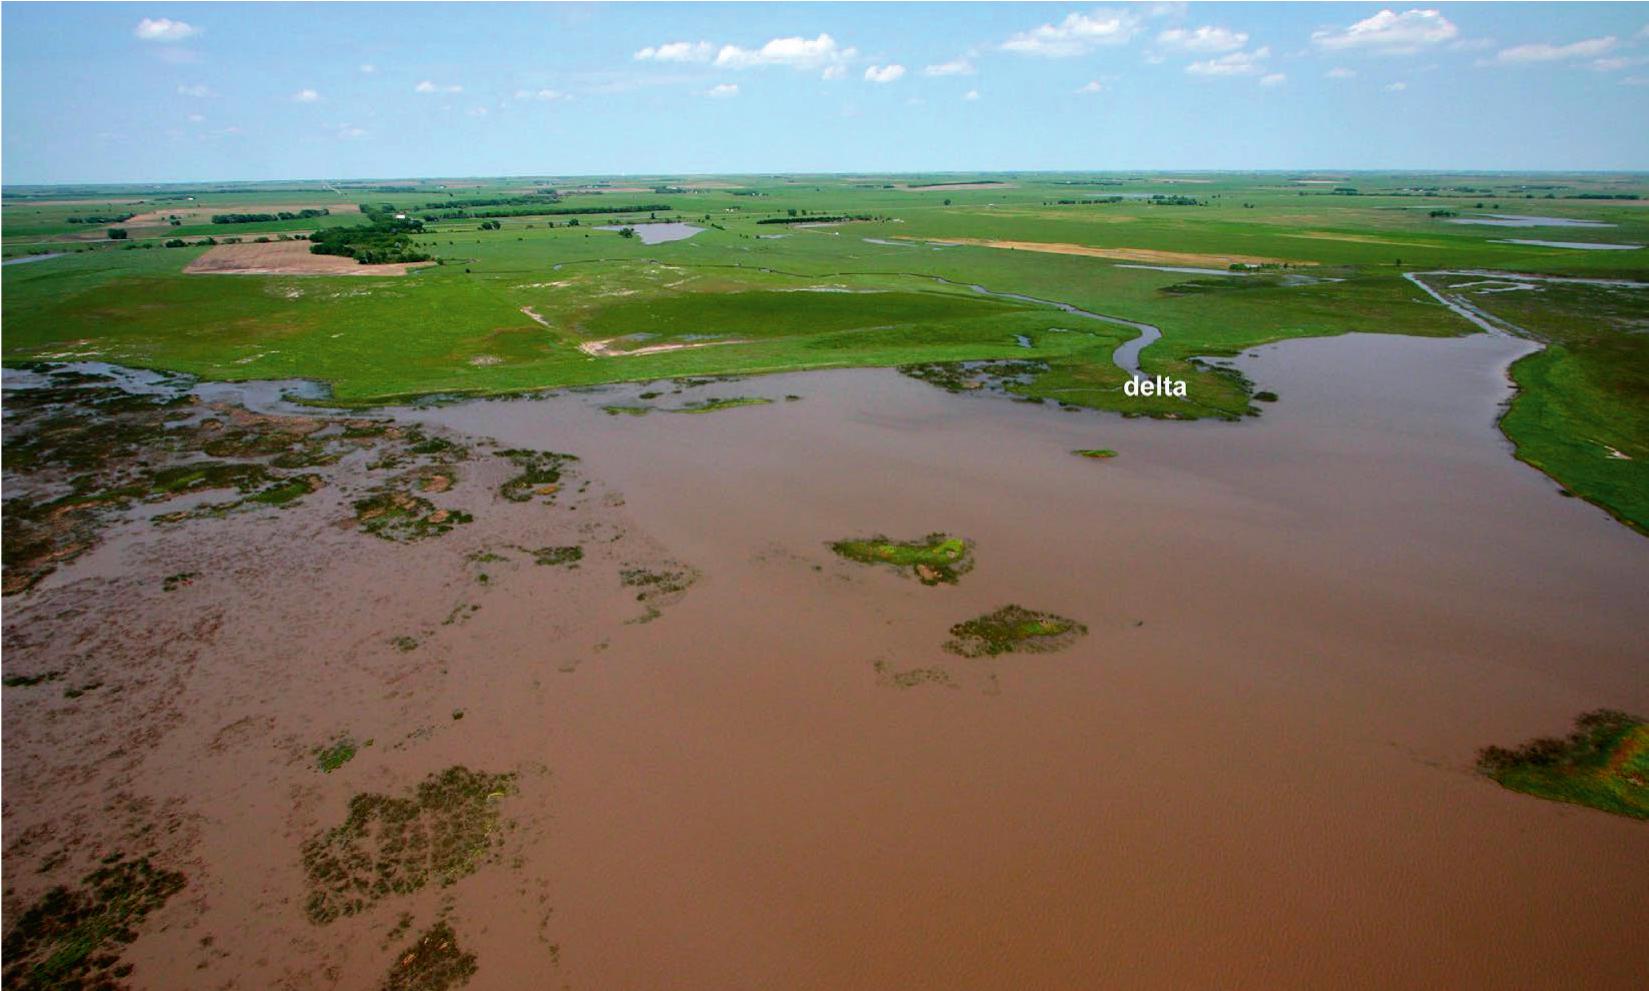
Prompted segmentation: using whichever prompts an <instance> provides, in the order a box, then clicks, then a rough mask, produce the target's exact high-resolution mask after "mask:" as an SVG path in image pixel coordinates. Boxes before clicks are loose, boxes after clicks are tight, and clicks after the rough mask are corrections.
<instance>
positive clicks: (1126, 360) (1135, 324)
mask: <svg viewBox="0 0 1649 991" xmlns="http://www.w3.org/2000/svg"><path fill="white" fill-rule="evenodd" d="M933 279H934V280H935V281H938V282H943V283H944V284H946V285H948V286H967V287H968V288H969V289H972V290H973V291H974V292H976V293H980V294H981V295H985V296H995V297H996V298H998V299H1013V300H1018V301H1019V302H1021V303H1036V304H1038V305H1040V306H1051V307H1053V308H1054V309H1056V310H1059V311H1061V312H1063V313H1069V314H1071V315H1072V316H1078V317H1087V318H1088V319H1089V320H1098V321H1101V322H1102V323H1114V324H1117V325H1118V326H1121V327H1132V328H1133V329H1135V330H1137V331H1139V336H1138V337H1135V338H1133V339H1132V340H1129V341H1124V342H1123V343H1122V344H1121V345H1120V346H1118V347H1117V349H1116V351H1115V352H1114V353H1113V354H1112V355H1111V360H1112V361H1114V362H1115V363H1116V366H1117V367H1118V368H1120V369H1122V370H1123V371H1125V372H1127V373H1128V374H1129V375H1132V376H1133V377H1134V378H1139V377H1140V374H1141V373H1140V370H1139V353H1140V352H1141V351H1143V350H1145V349H1146V348H1148V347H1150V346H1151V345H1152V344H1153V343H1155V342H1156V341H1157V340H1158V339H1160V338H1161V337H1162V330H1161V329H1160V328H1158V327H1156V326H1154V325H1152V324H1148V323H1140V322H1139V321H1137V320H1124V319H1123V318H1122V317H1110V316H1106V315H1105V314H1103V313H1094V312H1092V311H1090V310H1084V309H1082V308H1081V307H1077V306H1072V305H1071V304H1070V303H1061V302H1059V301H1058V300H1053V299H1040V298H1038V297H1036V296H1027V295H1025V294H1024V293H1017V292H997V291H996V290H994V289H987V288H985V287H984V286H982V285H979V284H978V283H976V282H954V281H952V280H950V279H946V278H943V277H941V276H937V275H935V276H933Z"/></svg>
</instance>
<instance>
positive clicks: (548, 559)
mask: <svg viewBox="0 0 1649 991" xmlns="http://www.w3.org/2000/svg"><path fill="white" fill-rule="evenodd" d="M523 549H525V548H523ZM527 553H528V554H531V555H532V560H533V563H534V564H542V565H546V566H549V567H560V566H566V567H576V566H577V564H578V562H580V561H582V560H584V548H583V547H581V546H579V545H578V544H571V545H568V546H566V547H539V548H536V549H533V550H528V551H527Z"/></svg>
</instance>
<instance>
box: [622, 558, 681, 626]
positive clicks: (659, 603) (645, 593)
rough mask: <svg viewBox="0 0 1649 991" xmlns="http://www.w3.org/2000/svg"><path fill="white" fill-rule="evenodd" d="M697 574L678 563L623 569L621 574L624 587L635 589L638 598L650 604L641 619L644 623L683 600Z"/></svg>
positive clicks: (645, 604) (641, 601)
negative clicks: (666, 607) (663, 609)
mask: <svg viewBox="0 0 1649 991" xmlns="http://www.w3.org/2000/svg"><path fill="white" fill-rule="evenodd" d="M698 577H699V573H698V572H697V571H694V570H693V569H692V568H689V567H687V566H686V565H684V564H677V563H675V562H668V563H666V564H663V565H660V566H657V567H652V568H642V567H628V568H621V569H619V573H618V578H619V581H620V582H621V583H622V584H623V585H624V587H625V588H633V589H635V590H636V601H637V602H639V603H641V604H642V605H644V606H646V607H647V612H646V614H645V615H643V616H642V617H641V619H640V620H639V622H643V623H645V622H648V621H650V620H654V619H657V618H658V617H659V615H660V612H659V610H661V609H662V608H664V607H665V606H669V605H674V604H675V603H677V602H679V601H681V597H682V596H684V595H686V594H687V590H688V589H689V588H691V587H692V585H693V583H694V582H695V581H698Z"/></svg>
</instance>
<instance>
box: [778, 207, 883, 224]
mask: <svg viewBox="0 0 1649 991" xmlns="http://www.w3.org/2000/svg"><path fill="white" fill-rule="evenodd" d="M790 213H791V216H788V217H768V218H767V219H765V220H758V221H756V223H758V224H802V223H807V224H840V223H844V222H846V221H849V220H877V219H880V218H877V217H872V216H871V215H870V214H868V213H853V214H835V215H832V216H826V215H824V214H822V213H816V214H814V215H813V216H811V217H809V216H807V215H806V211H803V215H802V216H800V217H797V216H795V213H796V211H794V210H792V211H790Z"/></svg>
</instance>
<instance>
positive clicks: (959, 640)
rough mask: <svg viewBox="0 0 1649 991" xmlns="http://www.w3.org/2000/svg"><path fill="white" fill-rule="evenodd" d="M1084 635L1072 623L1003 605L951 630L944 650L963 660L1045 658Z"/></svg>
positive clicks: (1083, 631)
mask: <svg viewBox="0 0 1649 991" xmlns="http://www.w3.org/2000/svg"><path fill="white" fill-rule="evenodd" d="M1087 633H1088V628H1087V627H1086V626H1084V625H1082V624H1081V623H1078V622H1077V621H1076V620H1074V619H1066V618H1065V617H1064V616H1056V615H1054V614H1053V613H1051V612H1037V611H1036V610H1034V609H1026V608H1025V607H1023V606H1015V605H1007V606H1003V607H1002V608H1001V609H998V610H996V611H995V612H989V613H986V614H985V615H983V616H979V617H977V618H974V619H970V620H968V621H967V622H965V623H957V624H956V625H955V626H953V627H951V628H950V635H951V636H952V637H954V638H955V639H953V640H948V641H946V642H945V649H946V650H948V651H950V652H951V653H953V654H960V655H962V656H963V657H994V656H996V655H997V654H1016V653H1022V654H1046V653H1049V652H1052V651H1056V650H1064V649H1065V648H1066V647H1069V646H1070V645H1071V644H1073V643H1075V642H1076V641H1077V640H1078V639H1080V638H1081V637H1083V636H1086V635H1087Z"/></svg>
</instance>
